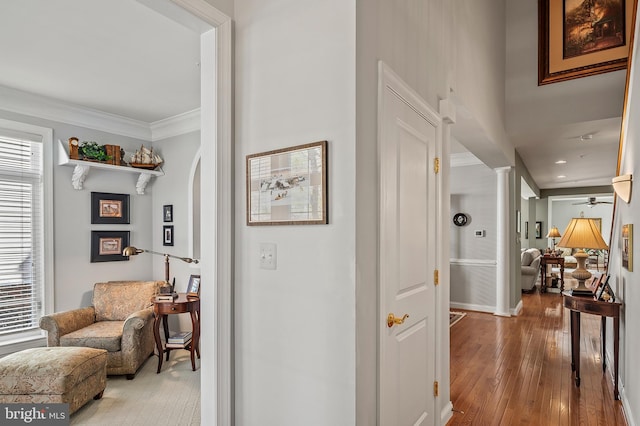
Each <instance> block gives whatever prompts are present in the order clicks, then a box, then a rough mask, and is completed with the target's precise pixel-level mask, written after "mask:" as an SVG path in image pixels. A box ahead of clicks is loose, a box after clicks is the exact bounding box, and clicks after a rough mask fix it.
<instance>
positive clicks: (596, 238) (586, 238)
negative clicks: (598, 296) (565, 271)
mask: <svg viewBox="0 0 640 426" xmlns="http://www.w3.org/2000/svg"><path fill="white" fill-rule="evenodd" d="M558 245H559V246H560V247H568V248H575V249H578V251H577V252H576V253H575V254H574V255H573V256H574V257H575V258H576V261H577V263H578V267H577V268H576V269H575V270H574V271H573V272H572V273H571V276H572V277H573V278H575V279H576V280H578V287H577V288H574V289H573V290H572V293H573V294H592V291H591V290H590V289H588V288H587V286H585V285H584V282H585V281H586V280H588V279H589V278H591V272H589V271H587V268H586V267H585V263H586V261H587V258H588V257H589V255H588V254H587V253H585V251H584V250H583V249H598V250H600V249H604V250H608V249H609V246H607V243H605V242H604V240H603V239H602V235H601V234H600V229H598V226H597V225H596V223H595V222H594V221H593V219H589V218H584V217H574V218H573V219H571V222H569V225H567V229H565V230H564V236H563V237H562V238H561V239H560V241H559V242H558Z"/></svg>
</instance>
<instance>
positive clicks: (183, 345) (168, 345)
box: [164, 338, 191, 349]
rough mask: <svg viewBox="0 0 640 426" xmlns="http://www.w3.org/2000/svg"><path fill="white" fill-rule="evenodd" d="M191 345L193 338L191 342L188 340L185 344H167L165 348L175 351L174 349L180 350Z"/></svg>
mask: <svg viewBox="0 0 640 426" xmlns="http://www.w3.org/2000/svg"><path fill="white" fill-rule="evenodd" d="M190 343H191V338H189V340H187V341H186V342H183V343H167V344H165V345H164V347H165V348H169V349H174V348H179V349H182V348H184V347H186V346H188V345H189V344H190Z"/></svg>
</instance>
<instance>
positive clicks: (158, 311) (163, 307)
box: [153, 293, 200, 373]
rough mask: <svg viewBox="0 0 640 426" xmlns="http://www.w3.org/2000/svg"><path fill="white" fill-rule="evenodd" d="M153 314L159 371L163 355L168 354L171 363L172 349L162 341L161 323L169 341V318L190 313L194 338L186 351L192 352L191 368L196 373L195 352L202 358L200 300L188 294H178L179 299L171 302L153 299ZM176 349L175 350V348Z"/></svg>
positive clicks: (186, 347)
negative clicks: (169, 316) (164, 345)
mask: <svg viewBox="0 0 640 426" xmlns="http://www.w3.org/2000/svg"><path fill="white" fill-rule="evenodd" d="M153 313H154V314H155V320H154V321H153V336H154V337H155V339H156V347H157V348H158V371H157V372H156V373H160V369H161V368H162V358H163V355H164V354H165V353H166V354H167V361H169V353H170V352H171V349H172V348H167V347H163V345H162V340H161V339H160V321H161V320H162V322H163V328H164V337H165V341H166V340H169V325H168V324H167V316H168V315H173V314H184V313H189V314H190V315H191V327H192V337H191V342H190V343H188V344H187V345H186V346H185V347H184V349H188V350H189V351H190V352H191V368H192V369H193V371H196V360H195V355H194V352H195V353H196V354H197V355H198V358H200V299H199V298H198V297H191V296H187V294H186V293H178V297H177V298H176V299H174V300H173V301H171V300H155V298H154V299H153ZM173 349H175V348H173Z"/></svg>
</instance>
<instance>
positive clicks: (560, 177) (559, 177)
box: [558, 175, 566, 179]
mask: <svg viewBox="0 0 640 426" xmlns="http://www.w3.org/2000/svg"><path fill="white" fill-rule="evenodd" d="M564 178H566V176H565V175H559V176H558V179H564Z"/></svg>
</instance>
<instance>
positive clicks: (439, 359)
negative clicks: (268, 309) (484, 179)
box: [376, 61, 455, 425]
mask: <svg viewBox="0 0 640 426" xmlns="http://www.w3.org/2000/svg"><path fill="white" fill-rule="evenodd" d="M387 87H388V88H389V89H391V90H392V91H393V92H395V93H396V94H397V95H398V96H399V97H400V98H402V99H404V100H405V101H406V102H407V104H408V105H410V106H411V107H412V108H414V109H415V110H416V111H417V112H418V113H420V114H421V115H423V116H425V117H426V118H427V120H428V121H429V122H431V123H432V124H434V125H435V127H436V147H435V155H436V157H437V158H439V160H440V172H439V173H438V174H437V175H436V182H435V191H436V194H435V201H436V206H435V208H436V212H435V218H436V219H435V220H436V224H435V226H436V240H437V241H436V253H435V267H436V268H437V269H438V271H439V285H436V287H435V303H434V306H435V313H434V317H435V342H436V348H439V349H436V350H435V353H434V369H435V371H434V378H435V380H436V381H438V382H439V384H440V392H439V396H438V397H436V399H435V403H434V409H435V410H434V413H433V416H434V425H444V424H446V422H447V421H448V420H449V418H450V417H451V410H452V408H453V406H452V404H451V401H450V395H449V388H450V386H449V377H450V374H449V353H450V350H449V334H448V332H449V321H448V313H449V290H448V288H449V270H448V269H449V252H448V250H449V244H448V238H449V232H448V229H449V228H448V219H447V217H448V212H449V208H448V200H445V197H448V196H449V186H448V185H449V184H448V175H449V159H448V153H449V149H448V148H447V147H445V144H448V143H450V141H449V140H450V126H451V125H452V124H453V123H454V122H455V109H454V108H453V106H452V105H451V103H450V102H449V101H448V100H441V101H440V104H439V108H440V112H441V113H440V114H439V113H438V112H436V111H435V109H434V108H433V107H431V106H430V105H429V104H428V103H427V102H426V101H425V100H424V99H422V97H421V96H420V95H419V94H418V93H417V92H416V91H414V90H413V89H412V88H411V86H409V85H408V84H407V83H406V82H404V81H403V80H402V78H401V77H400V76H398V75H397V74H396V73H395V72H394V71H393V70H392V69H391V67H389V66H388V65H387V64H386V63H385V62H384V61H379V62H378V111H377V122H378V143H377V149H378V165H377V170H378V175H379V176H380V170H381V158H380V146H381V140H380V138H381V135H382V131H381V125H382V111H383V108H382V102H383V99H382V98H383V96H384V91H385V90H386V88H387ZM443 153H444V154H446V155H447V158H446V159H445V158H443ZM381 188H382V183H381V182H380V183H379V186H378V200H379V208H381V207H382V204H381V203H380V200H381V193H380V191H381ZM445 201H446V202H445ZM379 227H380V215H379V216H378V229H379ZM378 232H379V231H378ZM380 244H381V242H380V241H378V256H379V255H380V252H379V251H380ZM377 286H378V307H377V311H378V316H377V318H376V321H377V322H376V327H377V333H378V336H379V337H378V339H380V338H381V337H380V336H381V333H382V331H381V328H380V327H384V324H383V321H382V319H381V318H382V317H383V316H384V315H385V314H384V312H382V308H383V307H382V306H381V304H382V300H381V291H382V289H381V278H380V276H379V277H378V284H377ZM376 350H377V359H378V364H379V362H380V341H378V343H377V347H376ZM376 375H377V377H376V382H377V392H376V393H377V395H376V397H377V398H376V399H377V404H376V405H377V413H376V416H377V418H378V420H379V419H380V408H381V404H382V401H381V396H380V395H381V389H380V385H381V380H380V379H381V378H380V365H378V368H377V371H376Z"/></svg>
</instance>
